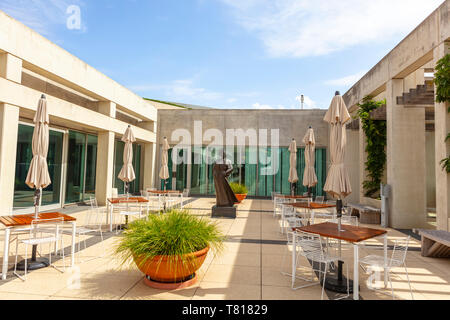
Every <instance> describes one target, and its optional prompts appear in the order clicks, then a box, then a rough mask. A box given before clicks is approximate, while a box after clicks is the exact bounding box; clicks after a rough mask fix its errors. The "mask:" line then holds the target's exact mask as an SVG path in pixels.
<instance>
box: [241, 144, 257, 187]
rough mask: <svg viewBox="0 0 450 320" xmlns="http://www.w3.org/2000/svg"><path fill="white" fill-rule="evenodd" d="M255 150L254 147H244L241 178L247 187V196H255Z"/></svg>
mask: <svg viewBox="0 0 450 320" xmlns="http://www.w3.org/2000/svg"><path fill="white" fill-rule="evenodd" d="M257 152H258V149H257V148H256V147H247V148H245V170H244V172H243V180H244V181H245V186H246V187H247V189H248V195H249V196H256V186H257V168H258V166H257V159H258V156H257Z"/></svg>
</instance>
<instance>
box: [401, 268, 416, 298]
mask: <svg viewBox="0 0 450 320" xmlns="http://www.w3.org/2000/svg"><path fill="white" fill-rule="evenodd" d="M403 265H404V267H405V271H406V278H407V279H408V286H409V292H410V293H411V300H414V295H413V292H412V288H411V281H409V274H408V269H407V268H406V263H404V264H403Z"/></svg>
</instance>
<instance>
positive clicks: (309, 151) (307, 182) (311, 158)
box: [303, 127, 317, 196]
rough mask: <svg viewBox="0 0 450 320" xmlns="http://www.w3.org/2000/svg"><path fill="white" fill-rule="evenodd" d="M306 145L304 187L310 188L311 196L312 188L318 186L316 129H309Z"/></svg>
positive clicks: (309, 193) (305, 138) (304, 139)
mask: <svg viewBox="0 0 450 320" xmlns="http://www.w3.org/2000/svg"><path fill="white" fill-rule="evenodd" d="M303 143H304V144H305V171H304V173H303V185H304V186H305V187H307V188H308V195H309V196H311V188H313V187H315V186H316V185H317V175H316V169H315V167H314V164H315V162H316V154H315V152H316V139H315V137H314V129H313V128H311V127H309V129H308V131H307V132H306V135H305V137H304V138H303Z"/></svg>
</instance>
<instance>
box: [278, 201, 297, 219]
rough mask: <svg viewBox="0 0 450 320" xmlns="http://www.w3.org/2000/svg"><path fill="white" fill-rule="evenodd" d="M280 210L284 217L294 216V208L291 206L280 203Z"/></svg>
mask: <svg viewBox="0 0 450 320" xmlns="http://www.w3.org/2000/svg"><path fill="white" fill-rule="evenodd" d="M281 210H282V211H283V215H284V216H285V217H289V216H295V208H294V207H293V206H289V205H286V204H282V205H281Z"/></svg>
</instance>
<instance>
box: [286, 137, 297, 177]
mask: <svg viewBox="0 0 450 320" xmlns="http://www.w3.org/2000/svg"><path fill="white" fill-rule="evenodd" d="M289 152H290V157H289V178H288V181H289V182H290V183H296V182H297V181H298V175H297V142H296V141H295V140H294V139H292V142H291V144H290V145H289Z"/></svg>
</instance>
